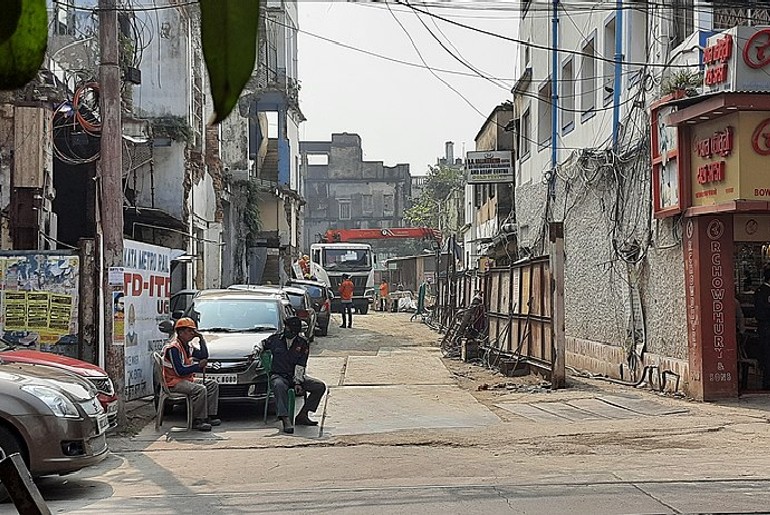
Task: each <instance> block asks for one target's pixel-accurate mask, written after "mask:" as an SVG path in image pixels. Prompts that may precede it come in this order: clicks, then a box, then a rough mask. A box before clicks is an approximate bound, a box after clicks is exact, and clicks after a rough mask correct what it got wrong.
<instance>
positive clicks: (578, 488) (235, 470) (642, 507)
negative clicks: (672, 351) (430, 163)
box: [0, 314, 770, 514]
mask: <svg viewBox="0 0 770 515" xmlns="http://www.w3.org/2000/svg"><path fill="white" fill-rule="evenodd" d="M354 327H355V328H354V329H353V330H352V331H343V330H341V329H337V328H336V327H335V328H334V329H333V330H332V333H331V335H330V337H329V338H319V339H317V340H316V344H315V345H314V348H313V353H314V356H313V357H312V362H311V364H310V367H309V372H310V373H311V374H312V375H315V376H320V377H321V378H323V379H324V380H325V381H326V382H327V384H329V386H330V389H329V395H328V396H327V398H326V399H325V400H324V403H323V404H322V407H323V412H322V413H319V414H318V418H319V419H320V420H322V421H323V426H322V427H320V428H300V429H301V430H300V431H299V432H298V434H296V435H294V436H287V435H283V434H282V433H280V431H279V429H278V426H279V424H277V423H273V422H271V423H269V424H268V426H265V425H263V424H262V421H261V411H258V410H256V409H255V408H254V407H253V406H235V407H230V408H227V409H225V410H224V411H223V414H222V415H223V419H224V423H223V425H222V426H220V427H218V428H215V431H214V432H212V433H210V434H205V433H189V434H188V433H173V434H168V435H167V434H165V433H162V434H159V433H155V432H154V428H153V427H152V425H149V426H148V427H145V428H144V429H143V430H142V431H141V432H140V433H139V434H138V435H136V436H135V437H131V438H111V439H110V447H111V449H112V450H113V456H111V457H110V458H109V459H108V460H106V461H105V462H104V463H103V464H101V465H100V466H98V467H93V468H91V469H87V470H83V471H81V472H78V473H76V474H73V475H71V476H67V477H65V478H58V477H55V478H44V479H42V480H41V481H40V482H39V484H40V488H41V491H42V492H43V495H44V496H45V497H46V499H47V500H48V501H49V504H50V506H51V508H52V510H53V511H54V512H59V513H88V514H93V513H114V514H121V513H139V512H144V513H192V512H198V513H259V512H262V511H278V512H288V511H293V512H331V511H334V512H335V513H404V512H407V513H411V512H415V511H418V510H419V511H420V512H425V513H447V512H448V513H481V512H482V511H483V512H484V513H499V512H508V511H510V512H514V513H568V512H569V513H572V514H575V513H697V512H708V511H712V512H713V511H720V512H744V513H746V512H755V513H758V512H767V511H770V497H768V493H767V492H768V488H767V487H768V483H770V458H769V457H770V424H768V407H769V405H770V403H769V402H768V399H767V397H765V396H748V397H745V398H743V399H739V400H734V401H730V402H725V403H720V404H698V403H693V402H688V401H684V400H681V399H672V398H668V397H660V396H658V395H655V394H654V393H651V392H648V391H637V390H633V389H629V388H625V387H620V386H617V385H611V384H607V383H600V382H596V381H584V380H577V379H572V380H571V383H572V388H570V389H567V390H563V391H559V392H553V393H546V392H547V391H546V390H540V389H537V388H535V389H531V390H522V389H510V388H509V387H506V386H505V385H506V384H507V382H508V381H511V380H510V379H508V378H502V377H500V376H495V375H494V374H490V373H488V372H486V371H483V370H480V369H475V368H469V367H468V365H465V364H460V363H456V362H444V361H442V360H440V359H439V358H438V355H437V353H436V350H435V348H431V346H430V345H431V344H432V343H433V342H434V341H435V335H433V333H431V332H430V331H428V330H427V329H426V328H424V326H421V325H419V324H412V325H410V324H409V322H408V320H407V319H406V317H403V316H400V315H390V314H388V315H383V314H374V316H370V315H367V316H366V317H357V318H356V320H355V321H354ZM375 339H376V341H375ZM357 349H359V350H357ZM524 380H525V379H522V381H524ZM479 385H487V386H488V388H487V389H483V390H478V386H479ZM499 385H503V386H502V387H500V388H496V386H499ZM530 391H534V392H537V393H529V392H530ZM533 410H534V411H533ZM257 411H258V412H257ZM319 411H320V410H319ZM182 418H183V417H182V415H181V414H175V415H173V416H172V417H171V418H170V419H169V420H174V419H176V420H177V422H178V423H180V424H181V423H183V420H182ZM2 512H5V510H3V509H2V508H0V513H2ZM11 512H12V510H11Z"/></svg>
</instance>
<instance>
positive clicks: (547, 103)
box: [537, 78, 552, 148]
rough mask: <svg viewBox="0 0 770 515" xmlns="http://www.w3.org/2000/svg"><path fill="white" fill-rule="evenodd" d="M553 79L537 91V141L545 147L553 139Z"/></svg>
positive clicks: (541, 146)
mask: <svg viewBox="0 0 770 515" xmlns="http://www.w3.org/2000/svg"><path fill="white" fill-rule="evenodd" d="M551 128H552V126H551V79H550V78H549V79H548V82H546V83H545V84H543V85H542V86H540V90H539V91H538V92H537V142H538V144H539V145H540V148H543V147H544V146H545V145H547V144H548V142H549V141H550V140H551Z"/></svg>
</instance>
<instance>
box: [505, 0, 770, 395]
mask: <svg viewBox="0 0 770 515" xmlns="http://www.w3.org/2000/svg"><path fill="white" fill-rule="evenodd" d="M624 4H625V3H624ZM533 5H535V4H534V3H533V2H530V1H523V2H522V9H521V12H522V18H521V21H520V30H519V37H520V39H522V40H523V41H524V42H525V44H522V46H521V51H520V55H519V67H520V70H521V76H520V78H519V80H518V81H517V83H516V85H515V87H514V90H513V91H514V109H515V113H514V118H515V121H514V125H515V126H516V127H517V136H518V137H517V145H516V149H515V150H516V158H517V161H518V167H517V173H516V191H515V197H516V218H517V229H518V240H519V245H520V246H521V247H522V251H523V253H525V254H527V253H528V254H541V253H543V252H548V244H547V241H548V232H547V231H548V223H549V222H552V221H563V222H564V237H565V247H566V256H565V257H566V270H565V274H566V276H565V291H564V295H565V304H566V309H565V312H566V335H567V364H568V365H571V366H574V367H577V368H580V369H587V370H590V371H593V372H598V373H602V374H608V375H611V376H613V377H616V378H623V379H626V380H638V379H640V378H641V376H642V374H643V371H644V370H646V367H657V368H658V371H659V372H669V374H663V378H664V379H663V382H664V383H665V384H664V385H663V386H665V387H676V386H677V385H678V386H679V387H680V388H682V389H684V390H685V391H687V392H688V393H689V394H691V395H693V396H695V397H699V398H705V399H710V398H716V397H720V396H731V395H735V394H736V393H737V391H738V388H739V379H738V378H739V376H740V377H741V380H742V381H745V382H744V383H743V387H746V386H747V385H749V386H750V385H751V384H752V381H754V380H758V379H757V378H756V372H757V370H751V369H750V367H741V368H746V370H742V372H741V373H740V374H739V373H738V369H739V367H738V364H739V361H740V360H742V359H743V360H745V358H746V353H745V352H746V351H747V350H748V353H749V355H750V354H751V346H752V345H753V344H751V341H752V340H751V338H749V339H748V340H747V342H749V343H748V349H739V348H738V343H737V341H736V337H735V335H736V329H735V319H736V301H735V296H736V295H738V296H739V297H740V296H741V295H742V292H743V288H748V289H749V290H752V289H753V288H755V287H757V286H758V285H759V282H760V278H759V277H760V274H761V269H762V266H764V265H765V264H766V261H767V257H766V253H765V254H763V249H764V248H765V247H763V244H764V245H766V242H764V241H762V239H763V238H764V239H770V234H767V231H768V230H767V229H766V227H769V226H770V214H769V212H768V210H767V205H766V202H763V197H762V192H763V191H764V190H763V189H762V188H761V187H758V186H757V187H749V186H748V185H753V184H757V185H759V184H762V181H761V180H758V179H755V178H754V177H753V175H755V172H754V171H753V170H757V169H759V168H762V169H764V167H766V166H767V163H764V162H763V161H762V159H767V158H766V157H764V156H766V155H767V154H768V153H770V152H767V153H766V152H764V147H762V143H761V141H762V140H761V138H760V139H757V138H756V134H760V135H761V134H763V133H762V129H761V127H760V126H761V124H762V119H763V117H766V116H767V114H768V113H767V112H766V110H767V107H765V106H768V105H769V104H768V103H767V98H768V97H767V94H766V93H760V94H755V92H756V91H762V92H766V91H768V90H770V83H769V82H768V80H767V77H766V76H765V77H762V76H761V75H762V73H761V71H762V69H763V68H764V66H765V65H766V64H767V62H766V61H765V60H762V59H760V57H761V52H759V51H758V50H757V49H758V48H759V47H760V46H761V45H762V44H764V43H763V42H764V41H765V39H766V38H767V35H766V32H763V30H762V29H746V28H742V29H740V31H739V32H735V31H733V32H732V33H728V34H723V35H719V34H717V35H714V34H716V33H718V32H720V31H722V30H724V29H726V28H729V27H732V26H734V25H747V24H749V25H750V24H756V23H766V22H767V19H768V13H767V11H766V10H765V9H753V8H748V7H746V8H743V7H729V8H727V7H720V6H715V4H713V3H711V2H706V1H700V0H694V1H688V2H671V3H658V4H638V3H636V4H634V8H633V9H626V8H625V7H626V5H623V6H622V8H620V9H618V8H617V7H618V6H617V4H615V3H599V2H597V3H595V5H594V6H593V7H592V8H591V9H570V7H569V6H566V5H565V6H564V8H560V9H558V10H557V11H556V12H553V13H550V15H549V16H547V17H546V16H543V12H542V9H539V10H537V12H535V10H533V9H532V6H533ZM541 5H542V4H541ZM763 38H765V39H763ZM704 48H705V51H702V49H704ZM752 56H753V57H752ZM702 68H705V74H704V78H705V80H704V81H703V82H699V79H700V77H701V75H700V72H701V71H702ZM757 70H759V72H757ZM752 71H753V75H752V73H749V72H752ZM735 74H737V75H735ZM724 91H727V92H724ZM733 92H735V93H733ZM748 92H751V94H752V96H751V97H748V96H746V95H747V94H748ZM742 95H743V96H742ZM661 99H662V100H661ZM651 107H652V111H650V108H651ZM731 113H733V114H731ZM651 115H652V122H651V121H650V117H651ZM730 116H732V117H730ZM757 131H759V132H757ZM752 134H753V135H754V136H755V138H754V141H755V142H756V141H760V143H759V144H758V145H759V147H757V144H754V148H753V149H752V144H753V143H752ZM722 136H723V137H722ZM715 137H716V140H717V145H716V147H714V148H715V149H716V150H714V151H711V150H710V148H711V146H710V142H711V141H715V140H714V138H715ZM720 137H722V139H721V140H720ZM719 141H723V142H727V143H725V144H723V145H722V144H719ZM702 142H706V143H702ZM738 148H740V162H738V161H737V154H738V150H737V149H738ZM757 148H759V150H757ZM744 149H745V150H744ZM651 151H652V152H651ZM758 159H759V160H758ZM704 170H705V171H704ZM757 201H759V202H757ZM744 218H745V219H744ZM708 242H711V244H707V243H708ZM698 263H700V266H698ZM712 265H713V266H712ZM734 277H735V278H736V281H734ZM738 279H739V280H738ZM734 282H736V283H738V287H735V285H734ZM714 284H716V286H713V285H714ZM707 285H712V286H707ZM714 295H716V296H714ZM707 297H708V299H707ZM714 299H718V302H717V300H714ZM746 304H749V305H750V304H751V302H750V301H749V300H748V298H747V299H746ZM752 312H753V310H747V311H746V316H747V317H748V318H749V320H750V316H751V314H752ZM741 356H743V358H741ZM740 362H741V363H746V361H740ZM749 363H751V360H750V359H749ZM666 378H669V379H671V381H667V380H666ZM673 378H679V379H681V382H677V383H676V384H675V383H674V381H673Z"/></svg>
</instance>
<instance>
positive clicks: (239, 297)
mask: <svg viewBox="0 0 770 515" xmlns="http://www.w3.org/2000/svg"><path fill="white" fill-rule="evenodd" d="M293 314H294V312H293V310H292V308H291V304H290V303H289V302H288V301H286V300H285V299H283V298H281V297H280V296H276V295H265V294H262V293H258V292H255V291H248V290H242V289H232V290H231V289H228V290H202V291H200V292H199V293H198V295H196V296H195V297H194V298H193V301H192V304H191V305H190V307H189V308H188V309H187V312H186V313H184V316H188V317H191V318H192V319H194V320H196V321H197V322H198V330H199V331H200V332H201V333H202V334H203V336H204V337H205V338H206V344H207V346H208V349H209V360H208V368H207V369H206V377H207V378H211V379H214V380H215V381H217V382H218V383H219V399H220V401H229V400H249V399H251V400H260V399H264V395H265V392H266V391H267V377H266V376H265V373H264V371H263V369H262V366H261V363H260V361H259V359H257V354H256V353H255V352H254V346H255V345H256V344H257V343H259V342H261V341H262V340H264V339H266V338H267V337H268V336H270V335H271V334H273V333H277V332H282V331H283V321H284V319H285V318H287V317H289V316H292V315H293ZM159 328H160V330H161V331H164V332H166V333H170V332H172V331H173V324H171V323H169V322H168V321H166V322H161V324H160V325H159ZM155 391H156V392H157V391H158V388H157V386H156V389H155Z"/></svg>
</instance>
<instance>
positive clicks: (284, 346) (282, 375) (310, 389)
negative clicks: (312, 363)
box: [258, 317, 326, 433]
mask: <svg viewBox="0 0 770 515" xmlns="http://www.w3.org/2000/svg"><path fill="white" fill-rule="evenodd" d="M284 326H285V329H284V331H283V333H282V334H274V335H271V336H270V337H269V338H268V339H267V340H265V341H264V342H262V343H261V344H260V345H258V348H259V349H260V352H262V351H263V350H269V351H270V352H272V354H273V368H272V371H271V374H270V384H271V385H272V388H273V392H275V413H276V415H278V418H279V419H280V420H281V422H282V423H283V431H284V433H293V432H294V427H293V426H292V425H291V419H290V418H289V388H293V389H294V393H295V394H296V395H297V396H298V397H299V396H304V395H305V392H307V394H308V395H307V398H306V399H305V403H304V405H303V406H302V409H301V410H300V411H299V413H297V416H296V417H295V419H294V423H295V424H297V425H298V426H316V425H318V422H316V421H315V420H310V417H309V416H308V413H309V412H311V411H312V412H315V411H316V410H317V409H318V405H319V404H320V402H321V399H322V398H323V395H324V393H325V392H326V385H325V384H324V383H323V381H319V380H318V379H314V378H312V377H310V376H308V375H306V374H305V370H306V368H307V358H308V355H309V354H310V344H308V342H307V340H306V339H305V338H304V337H303V336H302V320H301V319H300V318H299V317H289V318H287V319H286V320H285V321H284Z"/></svg>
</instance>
